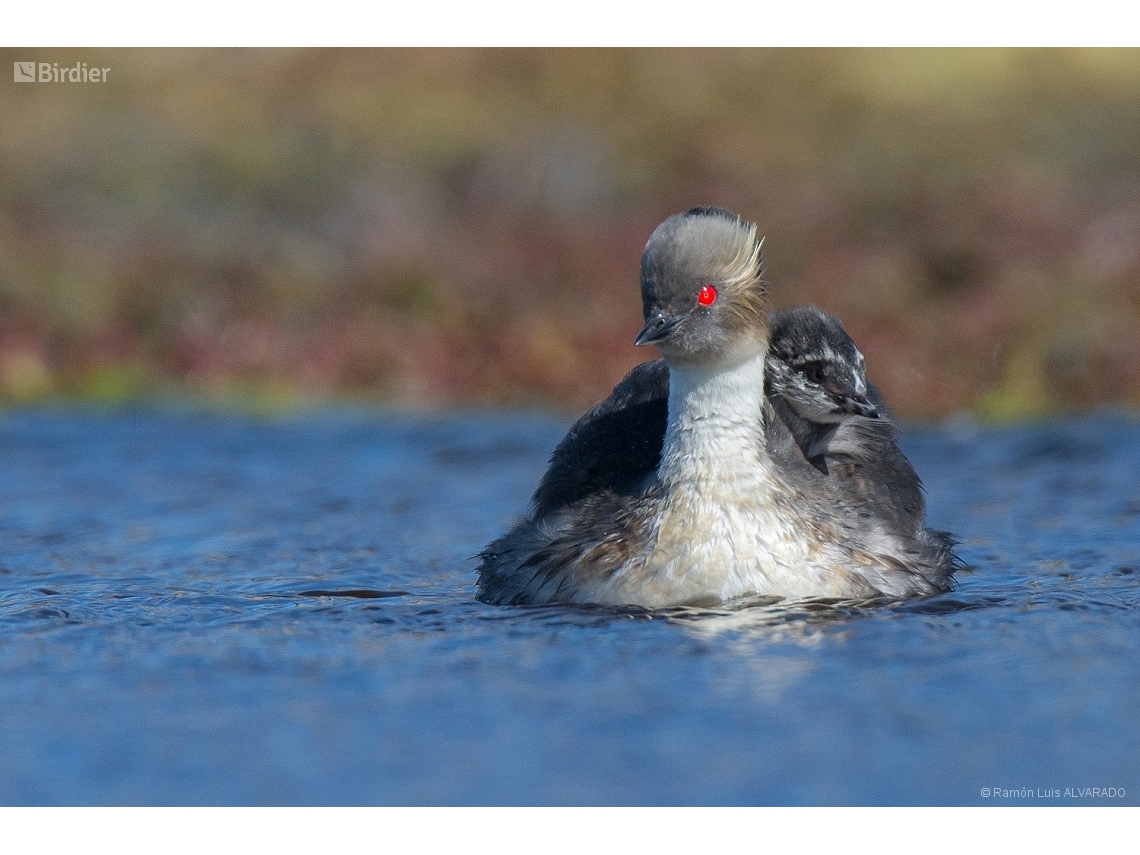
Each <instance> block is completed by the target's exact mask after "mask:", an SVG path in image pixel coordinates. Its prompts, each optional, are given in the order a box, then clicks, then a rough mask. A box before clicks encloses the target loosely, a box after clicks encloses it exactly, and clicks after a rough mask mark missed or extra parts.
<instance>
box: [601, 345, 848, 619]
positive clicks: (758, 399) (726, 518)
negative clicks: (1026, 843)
mask: <svg viewBox="0 0 1140 855" xmlns="http://www.w3.org/2000/svg"><path fill="white" fill-rule="evenodd" d="M763 405H764V354H763V353H761V354H759V355H758V356H756V357H753V358H751V359H749V360H747V361H746V362H744V363H743V364H740V365H737V366H733V367H731V368H728V369H722V370H720V371H716V372H707V373H701V372H696V371H684V370H677V369H671V371H670V379H669V424H668V428H667V430H666V434H665V444H664V447H663V450H662V456H661V463H660V465H659V466H658V472H657V477H658V479H659V480H660V481H661V483H662V485H663V487H664V498H663V501H662V505H661V508H660V510H659V512H658V513H657V514H656V515H655V518H654V523H653V529H654V532H653V533H654V536H653V537H650V538H649V540H648V543H647V546H646V551H645V554H644V555H642V556H640V557H639V559H637V560H635V561H633V562H630V563H629V565H628V566H627V567H625V568H623V569H622V570H621V571H619V572H618V573H615V574H614V575H613V576H612V577H611V578H610V579H609V580H607V582H606V583H605V585H604V590H602V591H599V592H595V593H596V594H597V596H598V600H596V601H601V602H610V603H629V602H636V603H640V604H643V605H647V606H663V605H670V604H677V603H686V602H694V601H701V600H726V599H732V598H734V597H739V596H744V595H749V594H777V595H782V596H792V597H804V596H843V595H845V594H846V593H847V591H846V589H845V588H844V584H845V583H844V582H843V579H844V577H845V575H846V574H843V573H838V574H837V573H836V572H834V569H833V568H835V567H836V566H837V564H840V563H842V556H841V555H840V554H838V553H837V552H836V549H835V547H834V546H833V545H829V544H828V542H827V540H828V539H827V538H826V537H824V538H822V539H821V538H819V537H817V536H816V534H817V533H815V532H812V531H811V530H810V528H811V524H810V522H809V521H807V520H805V519H803V518H802V514H800V513H799V509H798V508H797V507H796V501H795V496H794V494H793V493H792V490H791V488H789V487H788V485H787V484H786V483H784V481H783V479H782V478H781V477H780V474H779V470H778V468H777V467H776V464H775V463H774V462H773V461H772V460H771V458H770V457H769V456H768V453H767V451H766V449H765V442H764V422H763V416H762V413H763Z"/></svg>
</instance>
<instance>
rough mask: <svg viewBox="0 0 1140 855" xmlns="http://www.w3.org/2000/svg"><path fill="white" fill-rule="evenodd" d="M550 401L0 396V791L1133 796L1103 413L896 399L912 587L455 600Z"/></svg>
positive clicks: (1138, 548) (1134, 595) (1122, 437)
mask: <svg viewBox="0 0 1140 855" xmlns="http://www.w3.org/2000/svg"><path fill="white" fill-rule="evenodd" d="M565 427H566V423H565V421H564V420H560V419H557V418H553V417H548V416H525V415H471V414H457V415H452V416H446V417H426V416H419V417H417V416H406V415H394V414H391V413H385V412H382V411H370V410H349V409H344V410H329V411H322V412H319V413H311V414H306V415H301V416H295V417H288V418H283V419H259V418H255V417H247V416H236V415H220V414H216V413H203V412H193V411H181V410H177V409H174V410H171V409H166V410H163V409H148V408H141V409H134V410H124V411H106V412H100V411H90V410H83V409H67V408H60V409H44V410H36V411H9V412H7V413H0V803H3V804H21V805H23V804H243V805H259V804H733V805H735V804H759V805H765V804H780V805H783V804H965V805H972V804H1003V805H1010V804H1035V805H1036V804H1051V805H1061V804H1131V805H1136V804H1140V774H1138V767H1140V761H1138V759H1137V758H1140V736H1138V734H1140V656H1137V646H1138V642H1140V608H1138V606H1140V423H1138V422H1137V420H1136V418H1135V417H1133V416H1131V415H1129V414H1127V413H1121V412H1107V413H1101V414H1098V415H1092V416H1085V417H1080V418H1072V419H1068V420H1064V421H1059V422H1056V423H1052V424H1044V425H1035V426H1027V427H1017V428H1009V429H1001V430H983V429H979V428H977V427H975V426H972V425H970V424H969V423H957V424H949V425H946V426H944V427H941V428H937V429H926V430H921V431H910V432H908V433H907V434H906V436H905V437H904V449H905V450H906V452H907V453H908V454H909V455H910V456H911V459H912V461H913V463H914V464H915V467H916V468H917V469H918V471H919V473H920V474H921V475H922V477H923V479H924V481H925V483H926V486H927V489H928V497H929V504H930V512H929V518H930V522H931V524H933V525H935V526H937V527H940V528H946V529H950V530H952V531H954V532H956V533H957V534H958V535H959V536H960V537H961V538H962V540H963V544H962V547H961V550H960V551H961V554H962V557H963V558H964V559H965V560H966V561H967V562H968V563H969V564H971V565H972V566H973V568H974V569H973V572H971V573H967V574H963V575H962V576H961V578H960V585H959V586H958V588H957V589H956V590H955V591H953V592H951V593H949V594H946V595H943V596H939V597H935V598H932V599H928V600H922V601H917V602H912V603H908V604H889V603H887V604H881V605H877V606H871V607H864V608H854V607H848V608H842V607H836V606H826V605H821V604H817V605H803V604H801V605H798V606H782V605H768V606H764V605H759V606H752V607H748V608H734V609H721V610H714V611H708V610H705V611H700V610H674V611H670V612H658V613H651V612H645V611H637V610H626V611H620V610H612V609H602V608H570V607H541V608H525V607H494V606H488V605H484V604H482V603H479V602H477V601H476V600H475V599H474V598H473V594H474V581H475V562H474V561H473V560H471V556H472V555H474V554H475V553H476V552H477V551H478V550H479V549H480V548H481V547H482V546H483V545H484V544H485V543H486V542H487V541H489V540H490V539H492V538H493V537H495V536H497V535H498V534H499V533H501V532H502V530H503V529H504V528H505V527H506V526H507V525H509V523H510V521H511V519H512V517H513V515H514V514H516V513H518V512H520V511H521V510H522V509H523V507H524V505H525V502H526V499H527V496H528V495H529V493H530V491H531V490H532V489H533V487H534V486H535V483H536V481H537V478H538V476H539V475H540V473H541V471H542V469H543V466H544V464H545V461H546V458H547V456H548V454H549V452H550V450H551V448H552V447H553V445H554V444H555V443H556V442H557V440H558V439H559V438H560V437H561V435H562V433H563V431H564V430H565ZM985 787H988V788H991V790H992V789H994V788H996V789H997V791H998V794H997V795H996V796H995V795H994V794H993V793H992V792H991V793H990V795H989V796H988V797H983V795H982V793H983V790H982V788H985ZM1093 787H1096V788H1115V789H1116V790H1117V791H1118V792H1117V794H1116V795H1115V796H1112V797H1108V798H1105V797H1104V796H1103V795H1098V796H1094V795H1091V794H1089V792H1088V788H1093ZM1002 790H1008V791H1012V790H1016V791H1017V794H1014V795H1010V794H1009V793H1005V794H1003V793H1002ZM1119 790H1123V791H1124V794H1123V795H1120V794H1119ZM1054 791H1055V792H1056V793H1057V795H1055V796H1051V795H1049V794H1050V793H1051V792H1054ZM1066 791H1068V794H1066Z"/></svg>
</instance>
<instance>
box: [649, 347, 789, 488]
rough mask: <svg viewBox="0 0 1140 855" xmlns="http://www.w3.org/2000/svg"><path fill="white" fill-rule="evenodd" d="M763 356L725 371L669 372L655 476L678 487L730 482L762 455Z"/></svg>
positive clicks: (754, 465) (674, 369) (752, 465)
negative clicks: (665, 417) (666, 413)
mask: <svg viewBox="0 0 1140 855" xmlns="http://www.w3.org/2000/svg"><path fill="white" fill-rule="evenodd" d="M764 364H765V354H764V353H763V352H760V353H758V354H757V355H755V356H753V357H751V358H749V359H746V360H745V361H744V362H742V363H740V364H738V365H735V366H733V367H731V368H719V369H715V370H700V369H692V368H673V367H670V369H669V421H668V426H667V427H666V430H665V443H664V446H663V448H662V452H661V464H660V466H659V468H658V475H659V477H660V479H661V481H662V482H663V483H664V484H666V485H667V486H672V485H675V484H678V482H694V481H695V482H707V481H717V480H721V479H724V478H727V479H728V480H729V481H731V480H734V475H733V473H734V472H736V473H737V474H741V473H739V467H740V466H741V465H745V466H748V465H749V464H750V466H751V468H755V467H756V466H757V465H758V463H759V457H760V455H763V456H765V457H766V456H767V452H766V451H765V450H764Z"/></svg>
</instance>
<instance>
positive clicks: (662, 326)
mask: <svg viewBox="0 0 1140 855" xmlns="http://www.w3.org/2000/svg"><path fill="white" fill-rule="evenodd" d="M684 319H685V316H684V315H675V316H673V317H669V316H667V315H666V314H665V313H664V312H660V311H658V312H654V313H653V314H652V315H650V316H649V317H648V318H646V320H645V326H644V327H642V328H641V332H639V333H638V334H637V338H636V339H634V342H633V343H634V344H635V345H637V346H638V347H641V346H642V345H645V344H657V342H659V341H664V340H665V339H667V338H668V337H669V336H670V335H672V334H673V330H675V329H677V327H678V326H679V325H680V323H681V321H683V320H684Z"/></svg>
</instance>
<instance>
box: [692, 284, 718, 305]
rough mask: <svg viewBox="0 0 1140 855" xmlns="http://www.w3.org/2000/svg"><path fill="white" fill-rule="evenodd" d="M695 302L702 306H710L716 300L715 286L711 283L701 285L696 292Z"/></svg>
mask: <svg viewBox="0 0 1140 855" xmlns="http://www.w3.org/2000/svg"><path fill="white" fill-rule="evenodd" d="M697 302H698V303H700V304H701V305H702V306H711V305H712V304H713V303H715V302H716V288H714V287H713V286H712V285H702V286H701V290H700V291H698V292H697Z"/></svg>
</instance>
